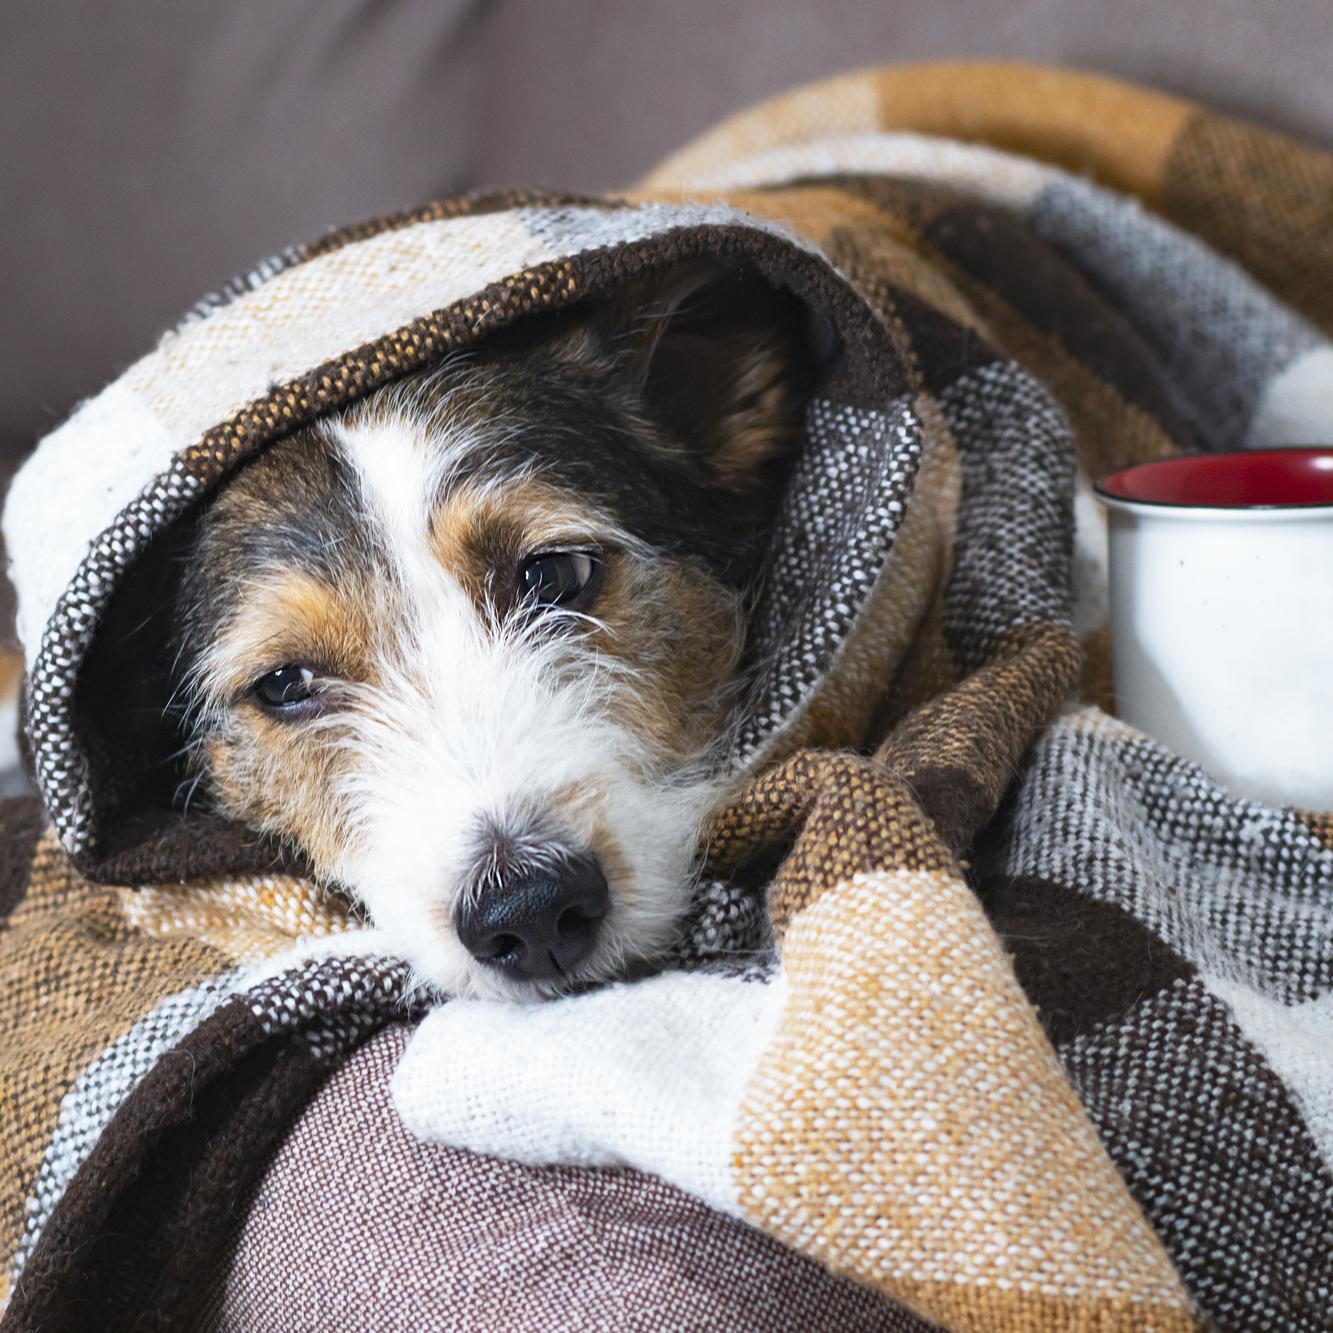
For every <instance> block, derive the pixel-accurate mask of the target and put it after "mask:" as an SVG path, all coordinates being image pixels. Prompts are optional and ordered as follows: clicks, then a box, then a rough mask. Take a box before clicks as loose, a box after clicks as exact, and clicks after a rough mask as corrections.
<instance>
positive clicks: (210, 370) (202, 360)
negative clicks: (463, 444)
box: [4, 205, 793, 665]
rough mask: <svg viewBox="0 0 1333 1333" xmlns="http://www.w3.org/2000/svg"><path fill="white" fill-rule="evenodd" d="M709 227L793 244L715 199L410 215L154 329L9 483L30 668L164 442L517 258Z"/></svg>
mask: <svg viewBox="0 0 1333 1333" xmlns="http://www.w3.org/2000/svg"><path fill="white" fill-rule="evenodd" d="M708 223H715V224H716V223H723V224H731V225H740V226H747V227H750V228H752V229H758V230H763V231H766V232H769V233H774V234H780V235H783V236H784V237H786V238H787V239H788V240H792V239H793V238H792V237H791V236H790V233H788V232H786V231H785V230H784V229H782V228H780V227H778V226H776V225H775V224H772V223H769V222H767V221H765V220H762V219H758V218H755V217H753V216H751V215H749V214H746V213H743V212H741V211H739V210H736V209H733V208H730V207H727V206H724V205H715V206H709V207H699V206H696V205H679V206H666V205H651V206H645V207H642V208H631V209H624V210H615V211H611V212H608V211H607V210H605V209H599V208H586V209H574V208H568V209H564V208H562V209H527V210H516V211H514V212H512V213H498V214H488V215H486V216H482V217H466V218H450V219H445V220H442V221H437V222H423V223H419V224H417V225H416V226H413V227H409V228H406V229H405V230H403V231H398V232H390V233H387V234H385V235H381V236H377V237H373V238H371V239H369V240H366V241H360V242H356V243H354V244H352V245H349V246H345V247H344V248H342V249H340V250H338V251H335V252H333V253H331V254H329V255H324V256H321V257H320V258H318V259H313V260H310V261H309V262H307V263H305V264H301V265H299V266H297V267H296V268H292V269H289V270H287V271H286V272H284V273H280V274H278V275H277V276H276V277H274V278H273V279H272V280H271V281H269V282H267V283H265V284H264V285H263V286H261V287H259V288H257V289H255V290H254V291H250V292H246V293H245V294H243V295H242V296H239V297H238V298H237V299H236V300H234V301H232V302H231V303H230V304H228V305H226V306H224V307H223V308H221V309H220V310H218V311H217V312H216V313H214V314H213V315H211V316H209V317H208V318H207V319H204V320H200V321H197V322H194V323H191V324H187V325H185V326H183V327H182V328H181V329H179V330H178V331H177V332H175V333H173V334H171V335H169V336H168V337H166V338H164V339H163V341H162V342H161V344H159V346H158V347H157V349H156V350H154V351H153V352H151V353H149V354H148V355H147V356H145V357H144V358H143V359H142V360H140V361H139V362H137V363H136V364H135V365H134V366H132V367H131V368H130V369H129V370H128V371H127V372H126V373H125V374H124V375H123V376H122V377H121V378H120V379H119V380H117V381H116V382H115V383H113V384H112V385H110V386H109V387H108V388H107V389H105V390H103V392H102V393H100V394H99V395H98V396H97V397H96V398H93V399H92V400H90V401H89V402H88V403H86V404H85V405H84V406H83V407H82V408H81V409H80V410H79V411H78V412H76V413H75V414H74V416H72V417H71V418H70V419H69V420H68V421H67V422H66V423H65V424H64V425H63V426H61V427H60V428H59V429H57V430H56V431H54V432H52V434H51V435H49V436H47V438H46V439H45V440H44V441H43V442H42V444H41V445H40V447H39V448H38V450H37V452H36V454H35V455H34V456H33V458H32V459H31V460H30V461H29V463H28V464H27V465H26V466H25V467H24V468H23V469H22V470H21V471H20V473H19V475H18V477H17V478H16V480H15V482H14V486H13V489H12V491H11V495H10V499H9V502H8V503H7V504H6V506H5V517H4V530H5V538H6V542H7V545H8V547H9V551H10V556H11V576H12V578H13V581H14V584H15V586H16V588H17V590H18V597H19V621H20V634H21V638H22V642H23V645H24V650H25V652H26V654H27V656H28V662H29V665H31V664H32V660H33V656H34V655H35V653H36V651H37V648H38V645H39V642H40V637H41V631H42V628H43V627H44V626H45V624H46V621H47V619H48V618H49V616H50V614H51V612H52V610H53V609H54V606H55V603H56V601H57V599H58V598H59V596H60V594H61V592H62V591H63V590H64V588H65V587H66V585H67V584H68V583H69V582H70V581H71V579H72V578H73V576H74V573H75V571H76V570H77V568H78V565H79V563H80V561H81V560H82V559H83V556H84V554H85V553H86V551H87V549H88V544H89V542H90V541H91V539H92V538H93V537H94V536H96V535H97V534H98V533H100V532H101V531H103V530H104V529H105V528H107V527H108V526H110V524H111V523H112V522H113V521H114V519H115V517H116V515H117V514H118V513H119V512H120V511H121V509H123V508H124V506H125V505H126V504H127V503H128V502H129V501H130V500H132V499H133V498H134V497H135V496H136V495H138V494H140V493H141V492H142V491H143V490H144V489H145V488H146V487H148V486H150V485H151V484H152V482H153V481H154V480H155V478H156V477H158V476H159V475H160V474H161V473H162V472H163V471H165V470H166V468H167V467H168V466H169V465H170V463H171V460H172V459H173V457H174V456H175V455H176V453H177V452H179V451H180V450H181V449H183V448H185V447H187V446H188V445H190V444H192V443H193V442H194V441H196V440H197V439H198V438H199V437H200V436H201V435H202V434H203V433H204V432H205V431H206V430H208V429H210V428H211V427H212V426H214V425H216V424H217V423H219V422H221V421H225V420H227V419H228V418H229V417H231V416H232V415H234V413H235V412H237V411H238V410H239V409H240V408H241V407H243V406H244V405H245V404H246V403H248V402H252V401H253V400H255V399H256V398H259V397H261V396H262V395H263V394H264V393H266V392H267V391H268V390H269V388H270V387H271V386H272V385H273V384H275V383H281V382H283V381H286V380H289V379H294V378H296V377H297V376H299V375H302V374H305V373H306V372H308V371H309V370H311V369H312V368H313V367H314V366H317V365H319V364H320V363H321V362H323V361H326V360H328V359H329V358H331V357H333V356H337V355H339V354H341V353H343V352H346V351H348V350H350V349H352V348H355V347H358V346H360V345H361V344H362V343H365V342H369V341H371V340H373V339H375V338H378V337H382V336H384V335H385V334H387V333H390V332H392V331H393V330H394V329H396V328H399V327H401V326H403V325H405V324H408V323H410V322H411V321H412V320H414V319H417V318H419V317H421V316H422V315H425V314H428V313H430V312H431V311H433V310H438V309H441V308H442V307H445V306H448V305H451V304H453V303H455V302H457V301H461V300H463V299H464V298H466V297H467V296H470V295H472V294H473V293H475V292H477V291H479V290H480V289H481V288H483V287H485V286H487V285H488V284H490V283H492V282H495V281H498V280H500V279H502V278H504V277H506V276H508V275H510V274H513V273H517V272H519V271H521V270H523V269H524V268H528V267H531V266H533V265H536V264H540V263H543V262H546V261H548V260H551V259H555V258H558V257H561V256H567V255H572V254H578V253H582V252H584V251H586V250H588V249H591V248H597V247H600V246H606V245H614V244H623V243H626V242H631V241H636V240H642V239H644V238H646V237H648V236H651V235H653V234H655V233H658V232H662V231H666V230H669V229H671V228H673V227H681V226H698V225H702V224H708Z"/></svg>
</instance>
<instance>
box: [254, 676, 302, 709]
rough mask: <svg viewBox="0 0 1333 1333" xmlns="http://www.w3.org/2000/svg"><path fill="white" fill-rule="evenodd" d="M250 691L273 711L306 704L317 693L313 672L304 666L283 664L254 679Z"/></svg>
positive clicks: (264, 705)
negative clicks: (283, 665)
mask: <svg viewBox="0 0 1333 1333" xmlns="http://www.w3.org/2000/svg"><path fill="white" fill-rule="evenodd" d="M251 691H252V693H253V694H254V696H255V698H256V699H257V700H258V701H259V703H260V704H261V705H262V706H263V707H265V708H270V709H273V710H274V711H282V710H286V709H294V708H296V707H297V705H299V704H308V703H309V702H310V701H311V700H312V699H314V698H315V696H316V694H317V693H318V691H317V689H316V687H315V673H314V672H313V671H312V670H311V669H310V668H309V667H305V666H285V667H279V668H278V669H277V670H276V671H270V672H269V673H268V675H266V676H260V678H259V679H258V680H257V681H255V683H254V685H253V686H252V687H251Z"/></svg>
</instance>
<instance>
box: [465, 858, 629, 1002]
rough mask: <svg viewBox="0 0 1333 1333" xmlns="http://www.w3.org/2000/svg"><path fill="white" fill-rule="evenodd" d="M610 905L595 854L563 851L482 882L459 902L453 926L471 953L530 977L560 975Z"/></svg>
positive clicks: (579, 957)
mask: <svg viewBox="0 0 1333 1333" xmlns="http://www.w3.org/2000/svg"><path fill="white" fill-rule="evenodd" d="M609 904H610V893H609V891H608V889H607V884H606V876H605V875H604V874H603V873H602V868H601V866H600V865H599V864H598V863H597V861H596V859H595V858H594V857H591V856H579V857H570V858H568V859H565V860H563V861H560V862H559V863H558V864H556V865H555V866H550V867H542V868H540V869H531V870H523V871H520V872H519V873H517V874H515V875H513V876H511V877H509V878H507V879H505V880H503V881H502V882H500V883H499V884H492V885H489V886H488V887H487V888H486V889H485V890H483V891H482V892H481V893H480V894H478V895H476V896H475V897H471V898H469V899H468V900H466V901H465V902H464V903H462V904H461V905H460V906H459V908H458V910H457V912H456V913H455V915H454V924H455V926H456V928H457V930H458V938H459V939H460V940H461V941H462V942H463V946H464V947H465V948H466V949H467V951H468V952H469V953H470V954H471V955H472V956H473V957H474V958H476V959H478V960H479V961H481V962H483V963H488V964H490V965H491V966H493V967H497V968H500V969H501V970H502V971H504V972H507V973H508V974H509V975H510V976H513V977H516V978H519V979H520V980H525V981H526V980H532V981H536V980H541V979H543V978H549V977H558V976H562V975H565V974H567V973H568V972H569V971H570V970H571V969H572V968H575V967H577V966H578V964H579V963H581V962H582V961H583V960H584V959H585V958H587V957H588V955H589V954H591V953H592V951H593V948H594V947H595V945H596V943H597V935H598V931H599V930H600V929H601V923H602V918H603V917H604V916H605V915H606V910H607V907H608V905H609Z"/></svg>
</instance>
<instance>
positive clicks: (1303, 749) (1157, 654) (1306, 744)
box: [1096, 447, 1333, 811]
mask: <svg viewBox="0 0 1333 1333" xmlns="http://www.w3.org/2000/svg"><path fill="white" fill-rule="evenodd" d="M1096 492H1097V496H1098V498H1099V499H1100V500H1101V502H1102V503H1103V504H1104V505H1105V506H1106V508H1107V511H1108V530H1109V538H1110V582H1111V587H1110V593H1111V642H1112V662H1113V669H1114V672H1115V695H1116V712H1117V713H1118V714H1119V716H1120V717H1121V718H1123V719H1124V720H1125V721H1126V722H1128V723H1130V725H1131V726H1134V727H1137V728H1139V730H1141V731H1144V732H1146V733H1147V734H1148V735H1150V736H1153V737H1155V738H1156V739H1157V740H1159V741H1161V742H1163V743H1164V744H1165V745H1167V746H1169V747H1170V748H1171V749H1173V750H1175V751H1176V752H1177V753H1179V754H1182V755H1184V756H1185V757H1186V758H1189V759H1193V760H1195V761H1196V762H1197V763H1199V764H1201V765H1202V766H1203V767H1204V768H1205V769H1207V770H1208V771H1209V772H1210V773H1211V774H1212V775H1213V776H1214V777H1215V778H1216V779H1217V780H1218V781H1219V782H1220V783H1221V784H1222V785H1223V786H1224V787H1226V788H1227V789H1229V790H1230V791H1231V792H1233V793H1234V794H1236V795H1238V796H1244V797H1248V798H1250V799H1253V800H1257V801H1262V802H1264V803H1266V804H1270V805H1294V806H1298V807H1301V808H1304V809H1307V810H1321V811H1327V810H1333V447H1330V448H1319V449H1271V450H1264V451H1262V452H1253V453H1232V454H1206V455H1191V456H1188V457H1182V458H1170V459H1163V460H1162V461H1160V462H1156V463H1145V464H1142V465H1140V466H1138V467H1132V468H1126V469H1125V470H1123V471H1121V472H1115V473H1112V474H1111V475H1110V476H1109V477H1106V478H1105V479H1103V481H1102V482H1101V483H1100V484H1099V485H1098V486H1097V487H1096Z"/></svg>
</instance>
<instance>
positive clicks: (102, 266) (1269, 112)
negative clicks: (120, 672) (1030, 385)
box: [0, 0, 1333, 615]
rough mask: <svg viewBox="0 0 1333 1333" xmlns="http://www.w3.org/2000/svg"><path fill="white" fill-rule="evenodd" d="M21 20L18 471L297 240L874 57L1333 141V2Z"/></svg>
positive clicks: (150, 5)
mask: <svg viewBox="0 0 1333 1333" xmlns="http://www.w3.org/2000/svg"><path fill="white" fill-rule="evenodd" d="M3 20H4V22H3V29H0V31H3V37H2V38H0V136H3V151H2V153H0V200H2V201H3V224H2V225H3V228H4V230H3V246H2V247H0V320H2V321H3V324H2V325H0V344H2V346H0V478H2V477H3V473H4V471H5V470H7V469H8V468H10V467H12V465H13V463H14V461H15V460H16V459H18V458H19V457H21V456H22V454H23V453H25V452H26V451H27V450H28V449H29V448H30V447H31V445H32V443H33V441H34V440H35V439H36V438H37V437H38V436H39V435H40V434H41V433H42V432H43V431H44V430H46V429H49V428H50V426H52V425H53V424H54V423H55V422H56V421H57V420H59V418H61V417H62V416H63V415H64V414H65V413H67V412H68V410H69V409H70V407H71V406H72V405H73V404H74V403H75V402H77V401H78V400H79V399H80V398H82V397H84V396H86V395H87V394H89V393H91V392H93V391H94V390H96V389H97V388H98V387H100V386H101V385H102V384H103V383H105V382H106V381H107V380H108V379H109V378H111V377H112V376H113V375H114V374H115V373H116V372H117V371H119V370H120V369H121V368H123V367H124V366H125V365H127V364H128V363H129V362H130V361H132V360H133V359H134V358H135V357H136V356H138V355H139V354H140V353H141V352H143V351H145V350H146V349H147V348H148V346H149V345H150V343H151V341H152V339H153V338H154V336H155V334H156V333H157V331H158V330H159V329H161V328H162V327H163V326H164V325H166V324H167V323H169V322H171V321H172V320H173V319H174V318H175V316H176V315H177V314H179V313H180V312H181V311H182V310H183V309H184V308H185V307H186V306H188V305H189V304H191V303H192V302H193V301H194V300H195V299H196V298H197V297H198V296H200V295H201V294H203V293H204V292H205V291H207V290H209V289H210V288H212V287H214V286H216V285H218V284H219V283H220V282H222V281H224V280H225V279H226V278H228V277H229V276H230V275H231V274H232V273H233V272H236V271H239V270H241V269H243V268H245V267H246V266H248V265H249V264H250V263H251V262H252V261H254V260H256V259H258V258H260V257H262V256H264V255H267V254H269V253H271V252H273V251H275V250H278V249H280V248H282V247H283V246H285V245H287V244H289V243H290V242H293V241H298V240H304V239H308V238H310V237H312V236H315V235H317V234H319V233H320V232H322V231H323V230H325V229H326V228H328V227H330V226H332V225H335V224H339V223H343V222H347V221H352V220H355V219H357V218H359V217H364V216H369V215H372V214H376V213H381V212H385V211H389V210H392V209H396V208H400V207H404V206H407V205H410V204H414V203H419V202H421V201H423V200H425V199H428V198H431V197H434V196H438V195H441V194H448V193H453V192H456V191H459V190H463V189H470V188H472V187H475V186H479V185H556V186H565V187H573V188H588V189H596V188H600V187H605V186H614V185H619V184H625V183H628V182H629V181H630V180H632V179H633V178H634V177H635V176H636V175H638V174H639V173H641V172H642V171H644V170H646V169H647V168H648V167H649V166H650V165H651V164H652V162H653V161H654V159H655V158H656V157H658V156H659V155H660V154H663V153H665V152H666V151H668V150H670V149H671V148H673V147H675V146H677V145H678V144H679V143H680V142H681V141H683V140H684V139H686V138H688V137H690V136H692V135H694V134H695V133H697V132H699V131H700V130H703V129H704V128H706V127H707V126H708V125H709V124H710V123H711V122H713V121H715V120H716V119H718V118H719V117H720V116H722V115H724V114H725V113H727V112H728V111H731V110H733V109H737V108H739V107H741V106H743V105H745V104H746V103H748V102H751V101H754V100H756V99H758V98H760V97H762V96H764V95H766V94H768V93H772V92H775V91H778V90H780V89H782V88H784V87H787V86H789V85H792V84H795V83H798V82H801V81H805V80H809V79H814V78H818V77H821V76H823V75H827V74H832V73H836V72H839V71H841V70H844V69H849V68H853V67H855V66H858V65H865V64H871V63H880V62H889V61H895V62H896V61H909V60H920V59H930V58H949V57H985V56H992V57H994V56H1000V57H1009V58H1026V59H1033V60H1041V61H1049V62H1055V63H1062V64H1068V65H1073V66H1077V67H1082V68H1085V69H1091V70H1099V71H1104V72H1107V73H1111V74H1115V75H1119V76H1122V77H1125V78H1129V79H1134V80H1137V81H1141V82H1145V83H1150V84H1154V85H1156V86H1158V87H1160V88H1163V89H1166V90H1168V91H1173V92H1178V93H1181V94H1184V95H1186V96H1189V97H1193V98H1197V99H1200V100H1203V101H1206V102H1209V103H1212V104H1213V105H1215V106H1219V107H1222V108H1228V109H1231V110H1234V111H1235V112H1237V113H1239V114H1242V115H1246V116H1249V117H1253V118H1256V119H1258V120H1261V121H1264V122H1267V123H1268V124H1270V125H1272V126H1274V127H1275V128H1281V129H1286V130H1288V131H1290V132H1293V133H1295V134H1297V135H1300V136H1302V137H1304V138H1306V139H1308V140H1311V141H1314V142H1316V143H1323V144H1329V143H1330V142H1333V77H1331V76H1330V64H1331V63H1333V62H1330V56H1331V55H1333V0H1007V2H1006V3H1002V4H997V3H996V2H995V0H935V2H934V3H929V4H922V3H919V0H862V2H860V3H836V2H832V0H831V2H830V3H822V4H816V3H809V0H746V2H744V3H730V2H727V0H135V2H134V3H132V4H113V3H107V2H106V0H46V2H45V3H37V2H36V0H22V2H20V0H4V4H3ZM110 447H114V444H112V445H111V446H110ZM0 615H3V611H2V610H0Z"/></svg>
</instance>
